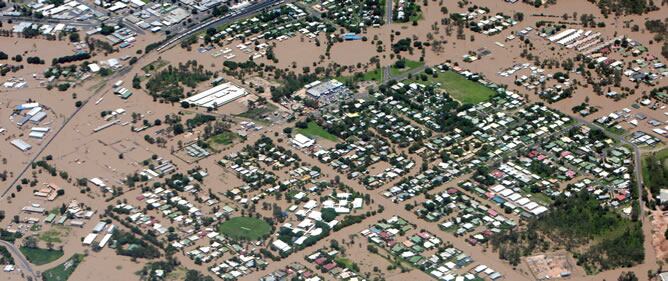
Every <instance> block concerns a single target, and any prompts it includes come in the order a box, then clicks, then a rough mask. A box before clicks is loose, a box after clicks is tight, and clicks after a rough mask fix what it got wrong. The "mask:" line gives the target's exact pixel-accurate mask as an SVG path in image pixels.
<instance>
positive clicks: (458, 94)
mask: <svg viewBox="0 0 668 281" xmlns="http://www.w3.org/2000/svg"><path fill="white" fill-rule="evenodd" d="M428 76H429V79H428V82H434V83H440V87H441V88H442V89H444V90H445V91H447V92H448V94H449V95H450V96H451V97H452V98H454V99H456V100H458V101H460V102H461V103H463V104H476V103H481V102H484V101H487V100H489V98H490V97H492V96H493V95H494V94H495V92H494V90H492V89H490V88H488V87H486V86H485V85H483V84H480V83H478V82H475V81H471V80H468V79H466V77H464V76H462V75H460V74H459V73H456V72H454V71H446V72H443V73H438V77H433V76H431V75H428ZM415 81H417V80H415ZM417 82H418V83H423V82H420V81H417Z"/></svg>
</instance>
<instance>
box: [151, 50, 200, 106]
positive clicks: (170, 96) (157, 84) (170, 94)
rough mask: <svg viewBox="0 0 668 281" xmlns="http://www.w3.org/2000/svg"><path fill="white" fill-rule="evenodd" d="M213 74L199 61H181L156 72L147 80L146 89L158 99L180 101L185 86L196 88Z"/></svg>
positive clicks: (183, 95)
mask: <svg viewBox="0 0 668 281" xmlns="http://www.w3.org/2000/svg"><path fill="white" fill-rule="evenodd" d="M212 75H213V73H211V72H210V71H208V70H204V67H203V66H202V65H199V64H198V63H197V61H195V60H191V61H188V62H186V63H185V64H182V63H179V65H178V66H176V67H174V66H172V65H169V66H168V67H167V69H165V70H162V71H160V72H159V73H156V74H155V75H153V76H152V77H151V79H149V80H148V82H146V90H147V91H148V93H149V94H150V95H151V96H152V97H154V98H156V99H160V100H163V101H166V102H178V101H179V100H180V99H182V98H184V97H185V94H184V88H183V86H187V87H189V88H195V87H197V84H199V83H200V82H203V81H206V80H209V78H211V76H212Z"/></svg>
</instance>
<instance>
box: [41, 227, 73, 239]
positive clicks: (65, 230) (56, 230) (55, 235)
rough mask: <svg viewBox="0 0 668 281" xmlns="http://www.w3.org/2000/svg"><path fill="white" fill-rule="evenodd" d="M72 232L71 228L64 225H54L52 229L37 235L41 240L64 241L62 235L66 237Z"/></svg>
mask: <svg viewBox="0 0 668 281" xmlns="http://www.w3.org/2000/svg"><path fill="white" fill-rule="evenodd" d="M69 234H70V228H69V227H67V226H62V225H54V226H52V227H51V229H49V230H46V231H42V232H40V233H39V235H37V238H39V240H42V241H44V242H47V243H49V242H50V243H62V242H63V241H62V239H61V237H65V236H67V235H69Z"/></svg>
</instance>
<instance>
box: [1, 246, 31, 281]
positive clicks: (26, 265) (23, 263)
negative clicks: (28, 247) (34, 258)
mask: <svg viewBox="0 0 668 281" xmlns="http://www.w3.org/2000/svg"><path fill="white" fill-rule="evenodd" d="M0 245H2V246H5V247H6V248H7V250H9V252H11V253H12V255H13V256H14V258H15V259H18V262H17V263H16V265H17V266H19V267H21V268H23V271H24V272H25V273H26V274H28V275H29V276H31V277H32V278H33V279H32V280H35V281H37V280H41V279H40V278H38V276H37V273H35V271H34V270H33V269H32V265H31V264H30V262H29V261H28V259H26V257H25V256H24V255H23V253H21V251H19V249H18V248H16V246H15V245H14V244H12V243H9V242H7V241H3V240H0Z"/></svg>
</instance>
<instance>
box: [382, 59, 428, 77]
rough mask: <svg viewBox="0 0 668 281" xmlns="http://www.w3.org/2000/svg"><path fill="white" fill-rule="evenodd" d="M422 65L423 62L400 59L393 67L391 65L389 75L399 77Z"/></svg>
mask: <svg viewBox="0 0 668 281" xmlns="http://www.w3.org/2000/svg"><path fill="white" fill-rule="evenodd" d="M423 65H424V63H423V62H419V61H414V60H407V59H400V60H398V61H397V62H395V63H394V65H392V68H391V69H390V74H392V76H399V75H401V74H403V73H406V72H409V71H411V70H413V69H416V68H418V67H421V66H423Z"/></svg>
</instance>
